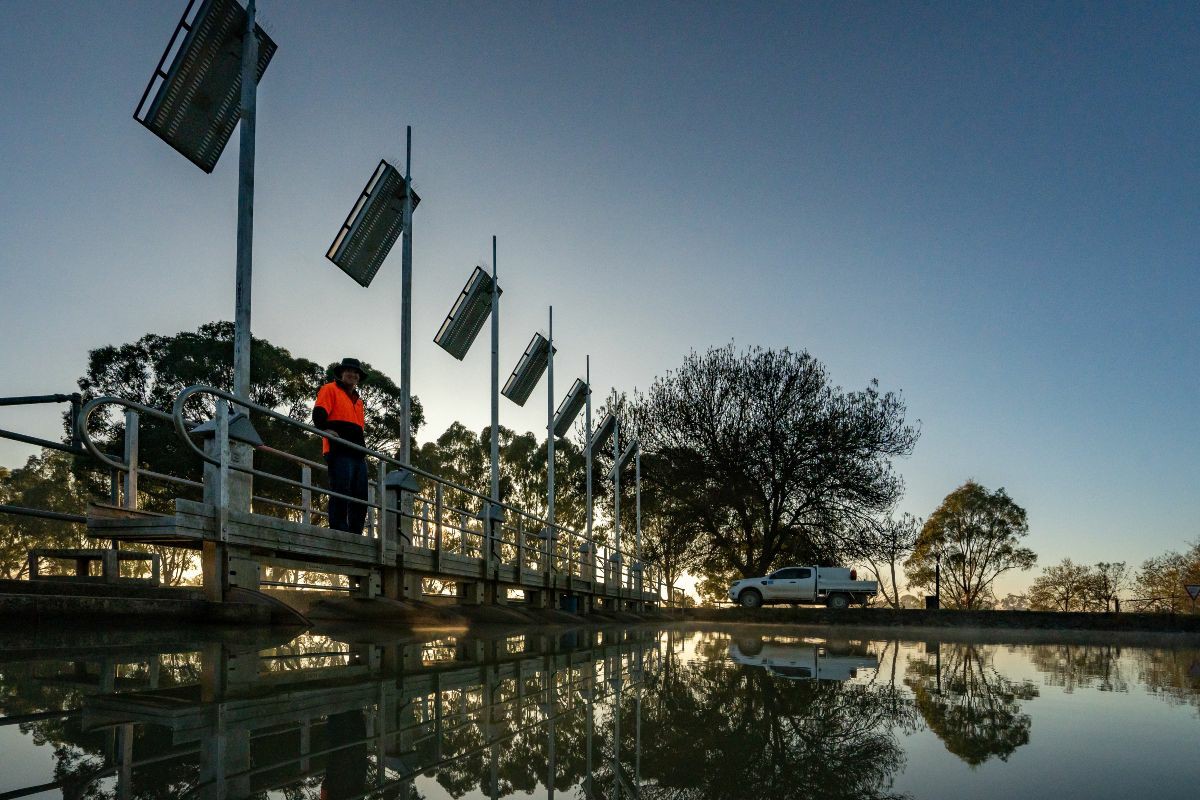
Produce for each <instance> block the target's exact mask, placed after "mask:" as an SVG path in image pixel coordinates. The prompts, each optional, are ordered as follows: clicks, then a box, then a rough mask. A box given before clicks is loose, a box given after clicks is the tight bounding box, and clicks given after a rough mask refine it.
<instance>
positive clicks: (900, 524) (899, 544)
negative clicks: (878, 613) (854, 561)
mask: <svg viewBox="0 0 1200 800" xmlns="http://www.w3.org/2000/svg"><path fill="white" fill-rule="evenodd" d="M920 527H921V520H919V519H917V518H916V517H914V516H912V515H911V514H904V515H903V516H901V517H900V519H894V518H893V517H891V516H887V517H884V518H882V519H873V520H870V521H869V522H868V523H867V524H866V526H864V530H863V534H862V535H861V536H860V537H859V540H858V551H857V553H856V556H857V557H858V558H861V559H862V560H863V561H865V562H866V564H867V568H868V569H869V570H870V572H871V574H872V575H874V576H875V581H876V582H877V583H878V584H879V590H880V592H881V593H882V594H883V599H884V600H885V601H887V604H888V605H889V606H891V607H892V608H900V607H901V605H900V583H899V581H898V580H897V579H896V565H897V564H898V563H900V562H901V561H904V560H905V559H907V558H908V556H909V555H911V554H912V551H913V548H915V547H916V546H917V534H918V531H919V529H920Z"/></svg>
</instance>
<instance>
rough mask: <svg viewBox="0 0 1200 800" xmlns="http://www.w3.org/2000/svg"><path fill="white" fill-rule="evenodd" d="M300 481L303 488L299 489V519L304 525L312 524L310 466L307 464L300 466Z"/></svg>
mask: <svg viewBox="0 0 1200 800" xmlns="http://www.w3.org/2000/svg"><path fill="white" fill-rule="evenodd" d="M300 482H301V483H303V484H304V488H303V489H301V490H300V505H301V506H302V510H301V512H300V521H301V522H303V523H304V524H305V525H312V524H313V521H312V467H310V466H309V465H308V464H303V465H301V467H300Z"/></svg>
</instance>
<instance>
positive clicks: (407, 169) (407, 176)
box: [400, 125, 413, 464]
mask: <svg viewBox="0 0 1200 800" xmlns="http://www.w3.org/2000/svg"><path fill="white" fill-rule="evenodd" d="M405 138H406V148H405V156H404V241H403V245H402V248H401V262H400V273H401V277H400V291H401V298H400V460H401V461H403V462H404V463H405V464H409V463H411V458H412V212H413V207H412V206H413V204H412V126H411V125H409V126H408V127H407V129H406V137H405Z"/></svg>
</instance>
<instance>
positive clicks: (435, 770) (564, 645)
mask: <svg viewBox="0 0 1200 800" xmlns="http://www.w3.org/2000/svg"><path fill="white" fill-rule="evenodd" d="M263 635H265V634H263ZM243 636H244V635H242V634H239V635H237V636H234V637H230V638H227V639H225V640H221V639H220V638H216V639H213V640H212V641H208V642H202V643H197V642H193V643H192V644H191V645H189V647H190V648H191V649H186V648H184V647H182V646H174V647H173V648H172V649H173V652H162V650H161V647H160V646H156V645H154V644H153V641H151V642H150V643H148V644H141V645H139V644H130V645H128V646H114V647H112V648H109V649H108V650H106V651H105V652H104V653H103V654H96V653H95V651H94V650H93V649H91V648H83V649H81V650H80V649H74V648H73V647H72V644H71V641H70V639H69V637H68V638H65V639H63V640H62V641H60V642H58V643H56V644H54V645H53V646H50V645H48V646H47V647H44V648H41V649H38V650H31V649H26V650H24V651H21V652H15V651H12V650H8V651H5V650H0V707H2V711H0V716H2V717H3V719H0V726H3V725H18V726H19V728H18V729H17V730H19V732H20V734H23V736H22V737H20V738H18V739H16V740H14V739H12V738H11V737H10V738H9V739H7V740H6V741H10V742H11V741H16V742H17V743H18V747H19V748H23V749H18V750H17V751H16V752H0V765H5V766H6V768H5V769H0V797H3V798H6V799H7V798H15V797H22V796H33V795H36V794H38V793H40V792H50V793H51V794H49V795H46V796H57V795H58V794H61V796H62V797H64V798H84V797H87V798H115V799H117V800H123V799H124V798H135V797H136V798H175V797H188V798H212V799H214V800H221V799H223V798H246V797H255V798H258V797H268V796H270V797H282V798H289V800H301V799H302V798H312V800H316V798H318V797H320V798H329V799H330V800H335V799H337V798H341V799H342V800H348V799H349V798H360V797H372V798H376V797H377V798H397V799H398V800H413V799H415V798H424V797H442V796H446V795H448V796H450V797H454V798H458V797H465V796H483V797H495V798H498V797H507V796H510V795H518V796H523V795H526V794H528V795H533V796H538V797H541V796H546V797H553V796H558V795H561V796H563V797H577V798H594V799H595V800H601V799H603V800H616V799H617V798H630V799H631V800H632V798H638V797H644V798H648V799H649V798H680V800H688V799H690V798H696V799H697V800H699V798H717V799H718V800H719V799H721V798H745V797H764V798H790V797H805V798H808V797H811V796H813V795H814V794H816V795H819V796H822V797H833V798H850V797H855V798H861V797H865V798H883V797H892V796H898V795H901V794H903V792H902V791H900V790H898V789H897V788H896V787H897V785H898V783H897V781H898V780H899V779H900V777H901V776H903V775H905V774H906V772H908V771H913V770H916V771H919V770H920V769H921V768H923V765H919V764H914V755H913V753H914V752H918V753H919V752H920V751H912V750H910V749H908V743H909V739H910V737H927V736H930V735H932V736H936V737H937V738H938V739H940V740H941V742H942V744H943V745H944V747H945V750H947V751H949V752H950V753H953V754H954V755H955V756H957V757H958V758H959V759H960V760H961V761H962V762H963V763H964V764H966V765H970V766H976V765H980V764H983V763H985V762H989V761H990V762H992V763H993V764H997V763H1002V762H1005V761H1008V760H1009V759H1010V758H1012V757H1013V755H1014V753H1017V752H1018V751H1022V750H1023V749H1024V748H1034V747H1037V746H1041V747H1053V746H1054V744H1055V743H1054V742H1052V741H1051V742H1045V741H1041V740H1039V741H1038V743H1037V744H1036V745H1035V744H1031V731H1032V729H1033V727H1034V726H1035V724H1036V720H1037V719H1038V717H1037V712H1038V709H1039V708H1040V706H1039V700H1038V698H1039V697H1040V694H1041V693H1045V692H1051V691H1053V692H1061V693H1063V694H1064V695H1066V694H1070V695H1072V701H1073V702H1082V697H1083V696H1084V695H1087V696H1090V697H1093V698H1101V697H1102V696H1101V695H1100V694H1099V692H1128V691H1129V690H1130V687H1135V686H1140V687H1144V688H1145V689H1147V690H1149V692H1151V693H1153V694H1155V695H1158V696H1161V697H1164V698H1166V699H1167V700H1168V701H1169V702H1170V703H1172V704H1176V705H1180V704H1188V705H1191V706H1198V701H1197V698H1198V697H1200V668H1197V667H1196V664H1197V663H1198V661H1200V655H1198V653H1197V651H1195V650H1189V649H1182V648H1170V647H1160V648H1156V649H1152V648H1138V647H1125V648H1121V647H1116V646H1115V645H1112V644H1101V645H1083V644H1078V645H1076V644H1072V645H1062V644H1048V645H1020V646H1010V645H1004V646H998V645H986V644H978V643H963V642H954V643H951V642H940V643H939V642H929V643H902V642H898V641H865V640H856V639H853V638H832V637H827V636H811V637H796V636H791V637H788V636H778V635H773V636H769V637H762V636H745V635H737V636H732V637H731V636H728V635H726V634H721V633H697V632H693V631H689V632H681V631H657V632H656V631H650V630H646V629H605V630H587V631H572V632H569V633H562V632H551V633H548V632H546V631H526V632H524V633H522V634H519V635H513V636H505V637H499V638H480V637H474V636H462V635H444V636H439V637H437V638H429V637H426V638H409V639H406V640H398V641H381V640H379V638H378V637H362V638H356V637H338V636H326V635H311V634H310V635H305V636H301V637H297V638H295V639H291V640H289V641H282V642H281V641H269V640H268V639H262V640H259V641H245V640H244V639H243ZM1039 684H1040V686H1041V688H1040V689H1039ZM1149 702H1151V703H1154V702H1156V701H1154V700H1153V699H1149ZM1160 707H1161V708H1166V707H1165V706H1161V705H1160ZM1194 718H1195V719H1197V720H1200V714H1197V715H1195V717H1194ZM10 747H11V745H10ZM35 750H38V751H40V752H43V753H50V754H51V756H52V760H53V763H54V767H53V771H52V772H51V773H47V774H44V775H41V777H40V778H39V779H38V780H37V781H25V782H24V783H19V782H16V781H17V776H16V774H15V773H14V772H13V771H12V770H10V769H8V768H7V765H9V764H15V763H24V762H26V761H30V762H31V763H33V762H36V761H37V760H36V759H32V760H31V759H29V758H28V756H29V754H30V753H32V752H33V751H35ZM8 776H11V779H10V778H9V777H8Z"/></svg>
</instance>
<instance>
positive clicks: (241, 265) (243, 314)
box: [233, 0, 258, 400]
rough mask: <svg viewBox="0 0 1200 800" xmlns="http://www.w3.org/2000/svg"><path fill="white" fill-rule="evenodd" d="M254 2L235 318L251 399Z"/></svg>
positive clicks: (248, 33)
mask: <svg viewBox="0 0 1200 800" xmlns="http://www.w3.org/2000/svg"><path fill="white" fill-rule="evenodd" d="M257 66H258V36H256V35H255V33H254V0H248V2H247V3H246V30H245V33H244V34H243V36H242V98H241V101H242V110H241V127H242V130H241V133H240V140H239V144H240V148H241V149H240V151H239V153H238V219H237V278H236V288H235V290H234V302H235V308H234V315H233V393H234V394H235V395H237V396H238V397H240V398H242V399H243V400H249V399H250V285H251V274H252V272H253V253H252V251H253V243H254V118H255V105H256V95H257V89H258V77H257V76H258V70H257Z"/></svg>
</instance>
